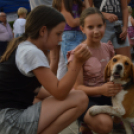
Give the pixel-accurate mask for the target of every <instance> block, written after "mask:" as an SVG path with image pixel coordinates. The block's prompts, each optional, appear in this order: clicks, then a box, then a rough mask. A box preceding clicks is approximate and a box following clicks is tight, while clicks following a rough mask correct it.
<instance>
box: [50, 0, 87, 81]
mask: <svg viewBox="0 0 134 134" xmlns="http://www.w3.org/2000/svg"><path fill="white" fill-rule="evenodd" d="M86 2H87V0H86ZM53 7H54V8H55V9H57V10H58V11H59V12H61V13H62V14H63V16H64V17H65V19H66V26H65V29H64V32H63V35H62V42H61V43H60V45H61V47H60V45H59V46H57V47H55V49H53V50H52V51H51V52H50V61H51V64H50V65H51V69H52V70H53V72H54V73H55V74H56V73H57V77H58V79H61V78H62V77H63V76H64V75H65V73H66V72H67V66H66V63H67V57H66V56H67V52H68V51H70V50H72V49H74V48H75V47H76V46H77V45H78V44H79V43H81V42H82V41H83V40H84V39H85V35H84V34H83V33H82V32H81V30H80V28H79V25H80V20H79V16H80V14H81V12H82V9H83V7H84V6H83V2H82V0H53ZM59 53H60V56H59ZM63 56H64V57H63ZM59 57H60V58H59ZM58 61H59V65H58ZM57 68H58V71H57Z"/></svg>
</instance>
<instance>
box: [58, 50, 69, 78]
mask: <svg viewBox="0 0 134 134" xmlns="http://www.w3.org/2000/svg"><path fill="white" fill-rule="evenodd" d="M66 72H67V64H66V63H65V59H64V56H63V52H62V51H61V49H60V58H59V64H58V70H57V78H58V79H59V80H60V79H61V78H62V77H63V76H64V75H65V74H66Z"/></svg>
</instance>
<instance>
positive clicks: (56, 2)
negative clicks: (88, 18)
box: [53, 0, 83, 15]
mask: <svg viewBox="0 0 134 134" xmlns="http://www.w3.org/2000/svg"><path fill="white" fill-rule="evenodd" d="M62 2H63V3H64V6H65V9H66V10H67V11H68V12H70V13H71V14H72V15H73V12H72V6H73V4H74V2H76V4H78V7H79V11H78V13H79V14H81V13H82V8H83V2H82V0H53V7H54V8H56V9H57V10H58V11H61V4H62Z"/></svg>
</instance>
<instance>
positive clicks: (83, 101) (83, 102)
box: [73, 90, 89, 111]
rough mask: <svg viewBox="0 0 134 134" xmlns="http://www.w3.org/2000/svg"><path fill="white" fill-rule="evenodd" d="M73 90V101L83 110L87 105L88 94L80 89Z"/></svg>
mask: <svg viewBox="0 0 134 134" xmlns="http://www.w3.org/2000/svg"><path fill="white" fill-rule="evenodd" d="M73 92H74V93H75V95H74V101H76V102H77V106H78V108H79V109H81V110H82V111H85V110H86V109H87V107H88V102H89V99H88V96H87V95H86V94H85V93H84V92H83V91H80V90H76V91H75V90H74V91H73Z"/></svg>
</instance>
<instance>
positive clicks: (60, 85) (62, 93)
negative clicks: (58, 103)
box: [33, 46, 90, 100]
mask: <svg viewBox="0 0 134 134" xmlns="http://www.w3.org/2000/svg"><path fill="white" fill-rule="evenodd" d="M89 57H90V53H89V51H88V49H87V47H86V46H78V47H76V49H75V58H74V61H73V62H72V64H71V65H70V68H69V70H68V72H67V73H66V74H65V76H64V77H63V78H62V79H61V80H60V81H59V80H58V79H57V77H56V76H55V75H54V74H53V72H52V71H51V70H50V69H49V68H45V67H39V68H37V69H35V70H33V73H34V74H35V76H36V77H37V79H38V81H39V82H40V83H41V85H43V87H44V88H45V89H46V90H47V91H48V92H49V93H50V94H51V95H52V96H54V97H55V98H57V99H59V100H63V99H65V98H66V97H67V95H68V93H69V92H70V90H71V89H72V87H73V85H74V83H75V81H76V78H77V75H78V73H79V71H80V69H81V66H82V64H83V63H84V61H85V60H87V59H88V58H89Z"/></svg>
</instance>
